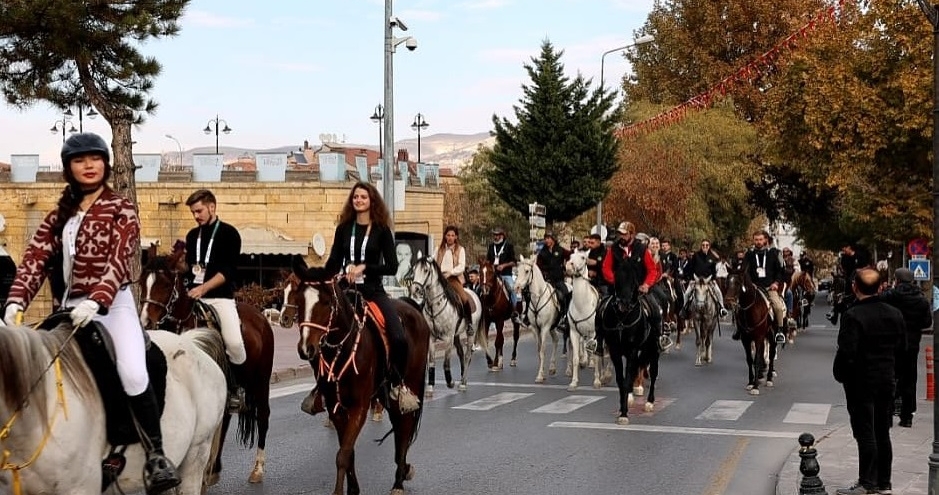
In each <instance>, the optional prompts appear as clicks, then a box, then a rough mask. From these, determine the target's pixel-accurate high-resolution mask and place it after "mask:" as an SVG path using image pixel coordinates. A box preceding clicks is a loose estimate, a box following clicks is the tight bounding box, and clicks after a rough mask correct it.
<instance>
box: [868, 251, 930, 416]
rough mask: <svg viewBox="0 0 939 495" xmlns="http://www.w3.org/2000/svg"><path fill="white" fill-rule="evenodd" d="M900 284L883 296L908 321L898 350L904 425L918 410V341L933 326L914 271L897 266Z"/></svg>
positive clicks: (899, 384) (899, 397) (905, 321)
mask: <svg viewBox="0 0 939 495" xmlns="http://www.w3.org/2000/svg"><path fill="white" fill-rule="evenodd" d="M894 277H895V278H896V282H897V285H896V287H894V288H892V289H888V290H885V291H884V292H883V293H882V294H881V295H880V299H881V300H882V301H884V302H885V303H887V304H889V305H891V306H893V307H895V308H897V309H899V310H900V312H901V313H903V322H904V323H905V324H906V352H902V353H899V354H897V366H896V369H897V371H896V373H897V392H896V396H897V399H899V400H900V414H899V416H900V423H899V425H900V426H902V427H904V428H911V427H912V426H913V413H915V412H916V364H917V363H918V358H919V343H920V340H922V338H923V330H924V329H927V328H929V329H932V311H931V309H930V305H929V301H928V300H927V299H926V296H925V295H924V294H923V291H922V290H920V288H919V287H918V286H917V285H916V283H915V282H914V281H913V272H911V271H910V270H909V269H907V268H897V271H896V272H894Z"/></svg>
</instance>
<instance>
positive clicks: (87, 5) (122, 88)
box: [0, 0, 189, 201]
mask: <svg viewBox="0 0 939 495" xmlns="http://www.w3.org/2000/svg"><path fill="white" fill-rule="evenodd" d="M188 3H189V0H146V1H137V2H107V1H100V0H96V1H83V2H73V1H68V2H62V1H58V0H6V1H4V2H0V92H2V93H3V96H4V98H5V99H6V101H7V103H8V104H10V105H11V106H14V107H17V108H27V107H29V106H32V105H33V104H35V103H37V102H39V101H48V102H50V103H52V104H53V105H56V106H59V107H62V108H63V109H64V108H68V107H70V106H74V105H77V104H83V105H89V104H90V105H93V106H94V108H95V109H96V110H97V111H98V113H99V114H100V115H101V116H102V117H103V118H104V119H105V120H107V122H108V124H110V126H111V132H112V136H113V141H112V143H111V148H112V150H113V153H112V158H111V168H112V170H111V172H112V174H111V177H112V178H111V180H112V185H113V187H114V189H115V190H117V191H118V192H120V193H121V194H124V195H125V196H127V197H129V198H130V199H131V200H132V201H136V196H137V194H136V189H135V185H134V165H133V151H132V149H131V142H132V138H131V126H132V125H137V124H141V123H142V122H143V119H144V116H145V115H146V114H149V113H153V111H154V110H155V109H156V103H155V102H154V101H152V100H150V99H149V98H148V97H147V93H149V91H150V90H151V89H152V88H153V80H154V78H155V77H156V76H157V75H158V74H159V73H160V64H159V62H157V61H156V59H154V58H152V57H144V56H143V55H142V54H141V53H140V51H139V50H138V47H139V46H141V45H142V44H143V43H145V42H146V41H147V40H148V39H151V38H160V37H164V36H174V35H175V34H176V33H177V32H178V31H179V26H178V24H177V20H178V19H179V18H180V17H181V16H182V13H183V9H184V8H185V7H186V5H187V4H188Z"/></svg>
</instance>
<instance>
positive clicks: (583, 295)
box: [565, 251, 603, 392]
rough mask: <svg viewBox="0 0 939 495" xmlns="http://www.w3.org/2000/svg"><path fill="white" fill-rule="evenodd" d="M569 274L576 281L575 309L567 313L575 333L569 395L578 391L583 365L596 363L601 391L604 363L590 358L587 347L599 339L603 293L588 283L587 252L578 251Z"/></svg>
mask: <svg viewBox="0 0 939 495" xmlns="http://www.w3.org/2000/svg"><path fill="white" fill-rule="evenodd" d="M565 268H566V269H567V274H568V275H569V276H571V277H572V278H573V282H572V284H571V285H572V286H573V287H572V289H571V305H570V307H569V308H568V310H567V321H568V322H569V323H570V329H571V354H572V356H573V359H569V360H568V365H567V370H568V376H570V377H571V384H570V385H569V386H568V387H567V390H568V391H571V392H573V391H575V390H577V385H578V382H579V376H578V375H579V374H580V367H581V363H582V362H583V363H585V364H586V363H587V362H588V361H590V360H592V361H593V369H594V377H593V388H600V387H601V386H602V384H601V377H600V375H601V374H602V367H603V366H602V363H601V360H600V359H598V356H595V355H593V354H592V353H590V354H588V353H587V349H586V347H585V346H584V343H585V341H587V340H590V339H595V338H596V337H597V323H596V316H597V307H598V306H599V305H600V293H599V292H597V288H596V287H594V286H593V285H592V284H591V283H590V281H589V280H587V252H586V251H575V252H573V253H571V257H570V258H569V259H568V260H567V263H566V264H565Z"/></svg>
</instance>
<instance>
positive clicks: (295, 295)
mask: <svg viewBox="0 0 939 495" xmlns="http://www.w3.org/2000/svg"><path fill="white" fill-rule="evenodd" d="M288 282H289V283H288V284H287V287H286V288H285V289H284V308H285V311H284V312H283V313H286V309H287V308H292V309H293V312H294V319H295V320H296V322H297V325H298V326H299V328H300V340H299V342H297V353H298V354H299V356H300V359H303V360H305V361H307V360H310V359H313V358H314V357H316V356H317V355H318V354H319V353H320V350H321V346H322V344H323V343H324V342H325V341H326V338H327V337H328V336H329V334H330V333H332V332H336V331H337V330H340V329H341V327H342V326H343V324H345V325H346V327H347V328H348V324H349V323H350V321H351V319H352V317H351V316H350V313H351V312H352V310H351V308H350V307H349V306H350V304H349V302H348V300H346V298H344V297H341V296H340V292H339V288H338V286H339V285H340V284H341V283H342V279H340V278H332V279H322V278H320V277H318V276H316V275H315V274H312V273H310V270H307V269H305V267H303V266H294V272H293V274H292V275H291V278H289V279H288ZM283 313H281V314H282V315H283Z"/></svg>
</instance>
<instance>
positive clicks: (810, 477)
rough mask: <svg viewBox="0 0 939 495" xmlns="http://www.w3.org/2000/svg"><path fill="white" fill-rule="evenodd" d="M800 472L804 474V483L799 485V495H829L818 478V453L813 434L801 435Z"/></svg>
mask: <svg viewBox="0 0 939 495" xmlns="http://www.w3.org/2000/svg"><path fill="white" fill-rule="evenodd" d="M799 445H801V446H802V448H800V449H799V457H801V458H802V461H801V462H799V472H800V473H802V481H801V482H800V483H799V495H828V492H827V491H825V484H824V483H822V480H821V478H819V477H818V471H819V466H818V459H816V456H818V452H817V451H816V450H815V437H814V436H812V434H811V433H803V434H801V435H799Z"/></svg>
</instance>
